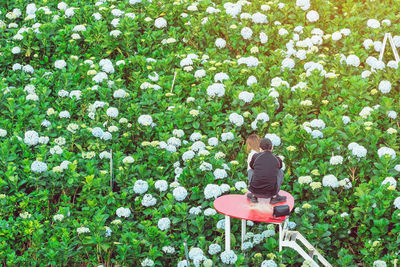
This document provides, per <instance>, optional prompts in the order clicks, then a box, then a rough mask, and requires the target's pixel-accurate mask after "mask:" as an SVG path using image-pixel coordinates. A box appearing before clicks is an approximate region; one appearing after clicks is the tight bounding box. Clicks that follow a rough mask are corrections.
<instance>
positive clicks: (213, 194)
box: [204, 184, 229, 199]
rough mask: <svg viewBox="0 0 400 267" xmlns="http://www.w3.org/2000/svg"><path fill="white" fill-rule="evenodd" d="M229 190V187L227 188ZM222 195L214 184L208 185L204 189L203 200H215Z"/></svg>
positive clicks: (218, 187)
mask: <svg viewBox="0 0 400 267" xmlns="http://www.w3.org/2000/svg"><path fill="white" fill-rule="evenodd" d="M228 190H229V186H228ZM221 194H222V190H221V188H220V186H218V185H216V184H208V185H207V186H206V188H205V189H204V198H205V199H210V198H217V197H219V196H220V195H221Z"/></svg>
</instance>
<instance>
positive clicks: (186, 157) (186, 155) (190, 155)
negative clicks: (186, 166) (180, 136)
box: [182, 150, 196, 161]
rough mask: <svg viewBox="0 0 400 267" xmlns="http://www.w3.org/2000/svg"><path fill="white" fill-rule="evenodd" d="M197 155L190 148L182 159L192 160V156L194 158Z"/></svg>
mask: <svg viewBox="0 0 400 267" xmlns="http://www.w3.org/2000/svg"><path fill="white" fill-rule="evenodd" d="M195 155H196V154H195V153H194V152H193V151H192V150H188V151H186V152H185V153H183V155H182V160H183V161H187V160H191V159H192V158H194V156H195Z"/></svg>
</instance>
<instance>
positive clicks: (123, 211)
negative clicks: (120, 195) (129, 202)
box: [115, 207, 131, 218]
mask: <svg viewBox="0 0 400 267" xmlns="http://www.w3.org/2000/svg"><path fill="white" fill-rule="evenodd" d="M115 213H116V214H117V216H118V217H125V218H128V217H129V216H130V215H131V210H130V209H129V208H124V207H120V208H118V209H117V211H116V212H115Z"/></svg>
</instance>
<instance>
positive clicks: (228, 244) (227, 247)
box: [225, 215, 231, 251]
mask: <svg viewBox="0 0 400 267" xmlns="http://www.w3.org/2000/svg"><path fill="white" fill-rule="evenodd" d="M229 250H231V218H230V217H229V216H228V215H225V251H229Z"/></svg>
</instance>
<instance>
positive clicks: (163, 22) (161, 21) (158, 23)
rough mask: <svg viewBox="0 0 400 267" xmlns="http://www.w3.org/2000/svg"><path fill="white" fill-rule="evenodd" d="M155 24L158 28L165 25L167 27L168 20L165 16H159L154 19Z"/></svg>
mask: <svg viewBox="0 0 400 267" xmlns="http://www.w3.org/2000/svg"><path fill="white" fill-rule="evenodd" d="M154 26H155V27H156V28H158V29H162V28H165V27H167V21H166V19H164V18H157V19H156V20H155V21H154Z"/></svg>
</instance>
